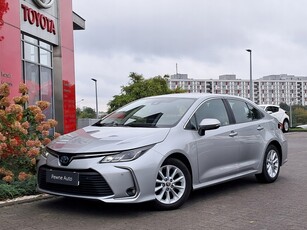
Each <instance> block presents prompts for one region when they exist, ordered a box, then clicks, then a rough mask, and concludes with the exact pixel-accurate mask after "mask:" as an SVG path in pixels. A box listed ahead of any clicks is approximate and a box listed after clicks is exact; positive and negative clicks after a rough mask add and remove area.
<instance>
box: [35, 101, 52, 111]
mask: <svg viewBox="0 0 307 230" xmlns="http://www.w3.org/2000/svg"><path fill="white" fill-rule="evenodd" d="M36 105H37V106H38V107H39V108H40V109H41V110H45V109H47V108H48V107H49V106H50V103H49V102H48V101H37V102H36Z"/></svg>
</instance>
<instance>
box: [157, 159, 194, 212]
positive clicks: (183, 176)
mask: <svg viewBox="0 0 307 230" xmlns="http://www.w3.org/2000/svg"><path fill="white" fill-rule="evenodd" d="M191 188H192V185H191V174H190V172H189V170H188V168H187V167H186V166H185V164H183V163H182V162H181V161H180V160H178V159H174V158H170V159H167V160H166V161H165V162H164V163H163V165H162V166H161V167H160V169H159V172H158V175H157V178H156V184H155V197H156V198H155V200H154V206H155V208H156V209H158V210H172V209H177V208H179V207H180V206H182V205H183V204H184V202H185V201H186V200H187V199H188V197H189V195H190V192H191Z"/></svg>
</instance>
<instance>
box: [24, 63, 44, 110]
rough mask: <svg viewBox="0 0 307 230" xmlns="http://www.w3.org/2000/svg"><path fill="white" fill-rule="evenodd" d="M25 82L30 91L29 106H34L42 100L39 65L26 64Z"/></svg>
mask: <svg viewBox="0 0 307 230" xmlns="http://www.w3.org/2000/svg"><path fill="white" fill-rule="evenodd" d="M25 82H26V85H27V86H28V89H29V105H34V104H35V102H36V101H38V100H39V98H40V97H39V71H38V65H35V64H32V63H27V62H26V63H25Z"/></svg>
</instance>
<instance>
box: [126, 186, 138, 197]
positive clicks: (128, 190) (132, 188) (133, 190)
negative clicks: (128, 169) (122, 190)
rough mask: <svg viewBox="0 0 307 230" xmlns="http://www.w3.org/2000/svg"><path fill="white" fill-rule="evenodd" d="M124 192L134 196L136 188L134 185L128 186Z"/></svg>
mask: <svg viewBox="0 0 307 230" xmlns="http://www.w3.org/2000/svg"><path fill="white" fill-rule="evenodd" d="M126 193H127V195H128V196H135V194H136V189H135V187H131V188H128V189H127V190H126Z"/></svg>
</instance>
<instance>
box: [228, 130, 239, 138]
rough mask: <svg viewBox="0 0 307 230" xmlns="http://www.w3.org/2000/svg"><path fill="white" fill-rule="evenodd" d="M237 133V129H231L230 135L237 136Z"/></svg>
mask: <svg viewBox="0 0 307 230" xmlns="http://www.w3.org/2000/svg"><path fill="white" fill-rule="evenodd" d="M237 135H238V133H237V132H235V131H231V132H230V134H229V136H230V137H235V136H237Z"/></svg>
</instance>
